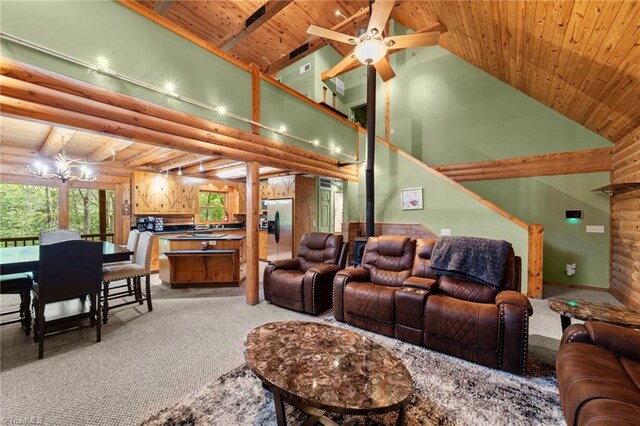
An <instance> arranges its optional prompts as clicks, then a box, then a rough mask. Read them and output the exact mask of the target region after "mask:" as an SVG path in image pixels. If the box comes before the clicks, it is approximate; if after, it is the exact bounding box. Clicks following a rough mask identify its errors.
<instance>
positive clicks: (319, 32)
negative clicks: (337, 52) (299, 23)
mask: <svg viewBox="0 0 640 426" xmlns="http://www.w3.org/2000/svg"><path fill="white" fill-rule="evenodd" d="M307 34H311V35H314V36H318V37H322V38H328V39H331V40H335V41H339V42H341V43H347V44H356V39H355V37H353V36H350V35H347V34H342V33H339V32H337V31H333V30H329V29H327V28H322V27H319V26H317V25H309V28H308V29H307Z"/></svg>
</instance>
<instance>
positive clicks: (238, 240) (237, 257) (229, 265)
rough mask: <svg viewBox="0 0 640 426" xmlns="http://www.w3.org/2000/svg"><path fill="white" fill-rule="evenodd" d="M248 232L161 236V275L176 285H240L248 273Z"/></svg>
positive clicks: (166, 281)
mask: <svg viewBox="0 0 640 426" xmlns="http://www.w3.org/2000/svg"><path fill="white" fill-rule="evenodd" d="M244 240H245V236H244V235H231V234H195V235H182V236H159V237H158V243H159V272H160V279H161V280H162V281H163V282H164V283H167V284H169V285H171V287H172V288H174V287H184V286H206V285H212V286H218V285H232V286H238V285H240V282H241V281H242V279H244V276H242V274H241V269H240V264H241V263H242V262H243V261H244V245H245V241H244Z"/></svg>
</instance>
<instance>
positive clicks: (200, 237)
mask: <svg viewBox="0 0 640 426" xmlns="http://www.w3.org/2000/svg"><path fill="white" fill-rule="evenodd" d="M158 238H159V239H161V240H167V241H210V240H221V241H240V240H244V239H245V238H246V236H245V235H227V234H220V235H198V234H194V235H182V236H176V237H158Z"/></svg>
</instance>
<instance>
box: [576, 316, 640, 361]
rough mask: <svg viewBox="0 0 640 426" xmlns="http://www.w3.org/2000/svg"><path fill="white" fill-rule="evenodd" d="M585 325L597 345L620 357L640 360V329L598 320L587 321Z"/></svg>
mask: <svg viewBox="0 0 640 426" xmlns="http://www.w3.org/2000/svg"><path fill="white" fill-rule="evenodd" d="M584 327H585V328H586V329H587V330H588V331H589V336H590V337H591V340H592V341H593V343H595V344H596V345H598V346H600V347H601V348H604V349H606V350H608V351H610V352H613V353H614V354H616V355H618V356H620V357H624V358H631V359H634V360H636V361H640V332H639V331H636V330H632V329H630V328H626V327H622V326H619V325H614V324H607V323H604V322H598V321H587V322H585V323H584Z"/></svg>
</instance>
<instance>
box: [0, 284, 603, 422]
mask: <svg viewBox="0 0 640 426" xmlns="http://www.w3.org/2000/svg"><path fill="white" fill-rule="evenodd" d="M549 289H550V290H551V288H549ZM181 291H182V290H171V289H168V288H166V287H164V286H162V285H161V284H160V283H159V282H158V280H157V276H156V277H154V286H153V291H152V292H153V294H154V296H156V297H155V299H154V311H153V312H151V313H148V312H147V311H146V307H145V306H137V305H135V307H125V308H121V309H120V310H118V311H114V312H113V313H111V314H110V317H109V318H110V320H109V324H108V325H107V326H106V327H104V328H103V337H102V342H101V343H95V333H94V330H93V329H90V328H84V329H81V330H76V331H72V332H68V333H64V334H60V335H57V336H53V337H50V338H47V339H46V340H45V358H44V359H43V360H40V361H38V360H37V346H36V344H35V343H33V340H32V339H31V337H27V336H25V335H24V334H23V333H21V331H20V330H19V327H18V326H17V325H11V326H6V327H2V328H1V329H0V351H1V352H0V369H1V373H0V387H1V395H2V403H1V408H0V410H1V411H0V424H3V425H4V424H41V425H65V426H67V425H129V424H133V423H136V422H138V421H140V420H142V419H144V418H145V417H146V416H148V415H149V414H152V413H155V412H157V411H158V410H160V409H161V408H163V407H165V406H167V405H170V404H171V403H173V402H175V401H176V400H178V399H180V398H181V397H184V396H185V395H187V394H189V393H192V392H194V391H196V390H198V389H200V388H201V387H202V386H204V385H206V384H207V383H209V382H211V381H213V380H215V379H216V378H217V377H219V376H220V375H221V374H223V373H225V372H228V371H229V370H231V369H233V368H235V367H237V366H238V365H240V364H241V363H242V362H243V355H242V342H243V339H244V336H245V335H246V334H247V332H248V331H249V330H251V329H252V328H254V327H256V326H258V325H260V324H263V323H266V322H270V321H279V320H289V319H302V318H303V319H305V320H310V319H312V317H309V316H306V315H301V314H297V313H295V312H291V311H288V310H285V309H282V308H278V307H276V306H272V305H270V304H268V303H265V302H262V303H260V304H259V305H257V306H254V307H251V306H248V305H246V304H245V303H244V296H236V295H232V294H229V292H230V290H220V289H202V290H197V291H196V290H194V291H187V292H183V293H182V295H181V294H180V293H179V292H181ZM234 291H238V292H239V293H240V294H242V289H235V290H234ZM553 291H554V292H556V293H557V292H563V293H566V294H568V295H570V296H571V297H576V298H577V297H586V298H589V299H591V300H603V301H610V302H611V301H613V299H612V298H611V296H609V295H608V294H606V293H596V292H581V291H575V290H570V289H561V290H553ZM194 292H195V293H197V294H194ZM220 292H222V293H224V294H219V293H220ZM231 292H232V291H231ZM196 296H197V297H196ZM223 296H224V297H223ZM14 303H15V298H12V297H11V296H7V297H5V296H3V297H2V305H3V309H6V308H7V307H8V305H12V304H14ZM533 304H534V310H535V313H534V316H533V317H532V319H531V330H530V333H531V343H532V351H533V350H540V351H547V352H548V358H550V359H551V361H552V358H553V355H554V352H553V351H554V350H555V348H557V344H558V339H559V338H560V335H561V330H560V320H559V317H558V315H557V314H555V313H553V312H551V311H550V310H549V309H548V308H547V305H546V301H544V300H534V301H533Z"/></svg>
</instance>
